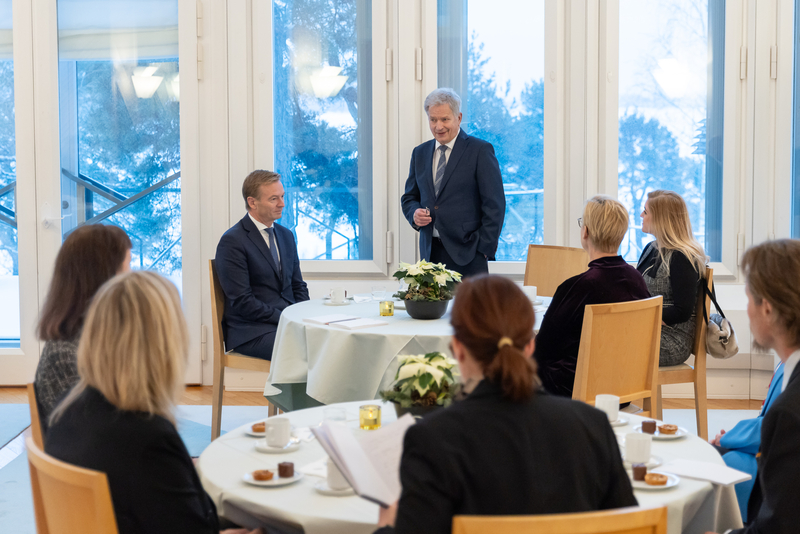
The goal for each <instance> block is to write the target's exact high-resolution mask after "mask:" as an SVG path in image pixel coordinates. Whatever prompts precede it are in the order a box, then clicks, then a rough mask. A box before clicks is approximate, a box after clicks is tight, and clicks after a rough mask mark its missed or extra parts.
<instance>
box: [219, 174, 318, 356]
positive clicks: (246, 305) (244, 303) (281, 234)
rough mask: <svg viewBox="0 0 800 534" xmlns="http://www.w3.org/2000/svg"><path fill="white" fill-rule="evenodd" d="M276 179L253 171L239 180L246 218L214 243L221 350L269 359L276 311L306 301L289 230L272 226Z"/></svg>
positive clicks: (278, 198)
mask: <svg viewBox="0 0 800 534" xmlns="http://www.w3.org/2000/svg"><path fill="white" fill-rule="evenodd" d="M280 179H281V176H280V175H279V174H277V173H274V172H270V171H253V172H251V173H250V174H249V175H248V176H247V178H245V180H244V184H243V185H242V196H243V197H244V202H245V207H246V209H247V215H245V216H244V217H242V220H241V221H239V222H238V223H236V224H235V225H234V226H233V228H231V229H230V230H228V231H227V232H225V234H224V235H223V236H222V239H220V241H219V245H217V259H216V265H217V274H218V275H219V283H220V285H221V286H222V290H223V291H224V292H225V316H224V317H223V324H222V328H223V335H224V336H225V348H226V349H227V350H231V349H233V350H235V351H236V352H238V353H240V354H244V355H246V356H254V357H256V358H262V359H265V360H271V359H272V346H273V344H274V343H275V332H276V330H277V329H278V320H279V319H280V318H281V312H282V311H283V310H284V308H286V307H287V306H289V305H291V304H295V303H296V302H301V301H304V300H308V288H307V287H306V283H305V282H304V281H303V275H302V273H301V272H300V259H299V258H298V256H297V246H296V245H295V242H294V236H293V235H292V232H290V231H289V230H287V229H286V228H284V227H283V226H281V225H279V224H277V223H275V221H276V220H277V219H280V218H281V215H282V214H283V207H284V205H285V204H284V203H283V194H284V192H283V184H281V181H280Z"/></svg>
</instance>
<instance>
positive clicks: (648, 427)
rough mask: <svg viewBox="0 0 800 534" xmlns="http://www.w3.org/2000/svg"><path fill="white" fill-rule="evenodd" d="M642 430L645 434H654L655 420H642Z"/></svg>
mask: <svg viewBox="0 0 800 534" xmlns="http://www.w3.org/2000/svg"><path fill="white" fill-rule="evenodd" d="M642 432H644V433H646V434H655V433H656V422H655V421H653V420H650V421H642Z"/></svg>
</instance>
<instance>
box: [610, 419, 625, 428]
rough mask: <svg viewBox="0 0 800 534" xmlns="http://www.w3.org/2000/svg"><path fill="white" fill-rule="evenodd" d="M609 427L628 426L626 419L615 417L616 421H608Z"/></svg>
mask: <svg viewBox="0 0 800 534" xmlns="http://www.w3.org/2000/svg"><path fill="white" fill-rule="evenodd" d="M609 424H610V425H611V426H625V425H627V424H628V418H627V417H617V419H616V421H609Z"/></svg>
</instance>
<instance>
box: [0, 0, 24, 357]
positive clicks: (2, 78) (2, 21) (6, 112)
mask: <svg viewBox="0 0 800 534" xmlns="http://www.w3.org/2000/svg"><path fill="white" fill-rule="evenodd" d="M11 36H12V34H11V0H2V1H0V302H2V303H3V304H2V306H0V348H2V347H19V334H20V328H19V324H20V323H19V255H18V250H19V249H18V246H17V202H16V191H17V189H16V184H17V153H16V143H15V128H14V60H13V56H12V48H11V43H12V38H11Z"/></svg>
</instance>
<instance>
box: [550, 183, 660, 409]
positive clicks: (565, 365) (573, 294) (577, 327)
mask: <svg viewBox="0 0 800 534" xmlns="http://www.w3.org/2000/svg"><path fill="white" fill-rule="evenodd" d="M578 227H579V228H580V232H581V246H583V249H584V250H586V252H587V253H588V254H589V268H588V269H587V270H586V272H584V273H582V274H579V275H577V276H573V277H572V278H569V279H568V280H565V281H564V282H563V283H562V284H561V285H560V286H558V289H556V292H555V295H553V300H552V301H551V303H550V307H549V308H548V309H547V314H545V316H544V320H543V321H542V326H541V328H540V329H539V334H538V335H537V336H536V352H535V353H534V357H535V358H536V362H537V363H538V364H539V378H541V380H542V385H544V387H545V389H547V391H549V392H550V393H553V394H555V395H563V396H565V397H572V389H573V385H574V383H575V367H576V365H577V363H578V348H579V347H580V344H581V330H582V328H583V312H584V309H585V308H586V306H587V305H588V304H609V303H612V302H626V301H630V300H640V299H646V298H649V297H650V293H648V291H647V286H646V285H645V283H644V280H643V279H642V275H640V274H639V273H638V272H637V271H636V269H634V268H633V267H631V266H630V265H628V263H627V262H626V261H625V260H624V259H623V258H622V256H620V255H619V253H618V250H619V245H620V243H622V239H623V238H624V237H625V234H626V233H627V232H628V210H627V209H625V206H623V205H622V204H621V203H620V202H619V201H618V200H616V199H614V198H611V197H609V196H606V195H597V196H595V197H592V198H591V199H589V201H588V202H586V207H585V208H584V210H583V217H582V218H580V219H578Z"/></svg>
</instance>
